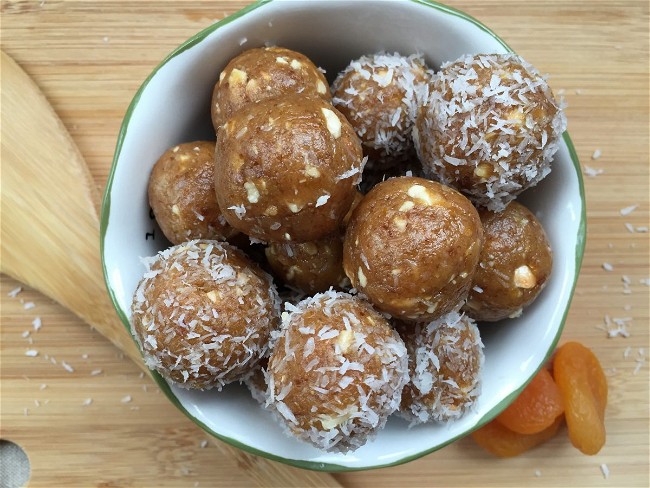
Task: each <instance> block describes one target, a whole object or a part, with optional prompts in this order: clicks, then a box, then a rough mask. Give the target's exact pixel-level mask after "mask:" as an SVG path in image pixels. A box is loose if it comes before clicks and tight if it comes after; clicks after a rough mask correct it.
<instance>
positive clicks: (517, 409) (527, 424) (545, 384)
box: [496, 368, 564, 434]
mask: <svg viewBox="0 0 650 488" xmlns="http://www.w3.org/2000/svg"><path fill="white" fill-rule="evenodd" d="M562 412H564V401H563V400H562V395H561V394H560V390H559V389H558V387H557V385H556V384H555V381H553V377H552V376H551V373H549V372H548V370H547V369H546V368H542V369H541V370H540V371H539V373H537V374H536V375H535V377H534V378H533V379H532V381H531V382H530V383H529V384H528V385H527V386H526V388H524V390H523V391H522V392H521V393H520V394H519V396H518V397H517V399H516V400H515V401H514V402H512V404H510V406H509V407H508V408H506V409H505V410H504V411H503V412H502V413H501V415H499V416H498V417H497V418H496V420H497V422H499V423H500V424H501V425H503V426H504V427H507V428H508V429H510V430H512V431H514V432H517V433H519V434H537V433H538V432H541V431H543V430H544V429H546V428H547V427H549V426H551V425H552V424H553V422H555V419H556V418H558V416H560V415H562Z"/></svg>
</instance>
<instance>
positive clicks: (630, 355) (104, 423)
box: [0, 0, 650, 487]
mask: <svg viewBox="0 0 650 488" xmlns="http://www.w3.org/2000/svg"><path fill="white" fill-rule="evenodd" d="M246 3H247V2H235V1H173V2H172V1H169V2H163V1H157V2H137V3H136V2H118V1H103V2H99V1H97V2H96V1H74V2H72V1H71V2H62V1H56V0H40V1H39V0H33V1H6V0H3V1H2V4H1V5H2V49H3V50H5V51H6V52H8V53H9V54H10V55H11V56H12V57H13V58H14V59H15V60H16V61H17V62H18V63H20V64H21V66H22V67H23V68H24V69H25V70H26V71H27V72H28V73H29V74H30V75H31V76H32V77H33V78H34V79H35V81H36V82H37V84H38V85H39V86H40V87H41V89H42V90H43V91H44V93H45V95H46V96H47V98H48V99H49V100H50V102H51V103H52V105H53V106H54V109H55V110H56V111H57V113H58V114H59V116H60V117H61V119H62V120H63V122H64V124H65V125H66V127H67V129H68V130H69V131H70V132H71V134H72V137H73V139H74V140H75V142H76V143H77V145H78V146H79V148H80V150H81V153H82V154H83V156H84V157H85V159H86V161H87V162H88V164H89V166H90V171H91V174H92V176H93V178H94V180H95V182H96V184H97V187H98V189H99V190H100V191H101V189H103V186H104V184H105V182H106V178H107V175H108V170H109V167H110V161H111V159H112V153H113V149H114V146H115V139H116V135H117V132H118V130H119V125H120V122H121V118H122V116H123V113H124V111H125V110H126V107H127V105H128V103H129V102H130V100H131V97H132V96H133V94H134V93H135V91H136V89H137V87H138V86H139V84H140V83H141V81H142V80H143V79H144V78H145V77H146V75H147V74H148V73H149V72H150V71H151V69H152V68H153V67H154V66H155V65H156V64H157V63H158V61H159V60H160V59H161V58H162V57H163V56H164V55H165V54H166V53H168V52H169V51H170V50H172V49H173V48H174V47H175V46H176V45H178V44H179V43H180V42H182V41H183V40H184V39H186V38H187V37H189V36H190V35H192V34H193V33H195V32H196V31H198V30H200V29H202V28H203V27H206V26H208V25H209V24H211V23H212V22H214V21H216V20H219V19H221V18H222V17H224V15H227V14H230V13H232V12H233V11H235V10H237V9H239V8H241V7H243V6H244V5H245V4H246ZM448 3H450V4H451V5H452V6H454V7H456V8H459V9H461V10H465V11H466V12H468V13H470V14H471V15H473V16H475V17H477V18H478V19H480V20H481V21H483V22H484V23H486V24H487V25H488V26H490V27H491V28H493V29H494V30H495V31H496V32H497V33H499V34H500V35H501V36H502V37H503V38H504V39H505V40H506V41H507V42H508V43H509V44H510V45H511V46H512V47H513V48H514V49H515V50H516V51H517V52H519V53H520V54H522V55H523V56H524V57H526V58H527V59H528V60H529V61H530V62H532V63H533V64H534V65H536V66H537V67H538V68H539V69H540V70H541V71H543V72H548V73H550V74H551V75H552V77H551V80H550V81H551V85H552V86H553V88H554V90H555V91H556V93H558V92H560V90H563V93H564V97H565V98H566V100H567V101H568V103H569V109H568V118H569V130H570V133H571V136H572V138H573V141H574V143H575V145H576V148H577V151H578V155H579V157H580V159H581V161H582V163H583V166H585V167H587V166H588V167H590V168H592V170H594V171H591V170H590V172H592V173H594V172H597V171H595V170H600V169H602V170H604V172H603V173H602V174H598V175H597V176H591V177H590V176H587V177H585V186H586V191H587V199H588V219H589V222H588V243H587V251H586V255H585V261H584V265H583V269H582V274H581V278H580V280H579V283H578V288H577V292H576V296H575V298H574V301H573V306H572V309H571V312H570V314H569V317H568V320H567V326H566V330H565V334H564V338H565V339H577V340H580V341H582V342H583V343H585V344H587V345H588V346H590V347H592V348H593V349H594V351H595V352H596V354H597V355H598V356H599V358H600V359H601V361H602V363H603V366H604V367H605V369H606V371H607V374H608V377H609V381H610V392H611V394H610V404H609V406H608V410H607V427H608V442H607V445H606V446H605V448H604V449H603V451H602V452H601V453H600V454H598V455H597V456H594V457H587V456H583V455H582V454H580V453H579V452H578V451H576V450H575V449H573V448H572V447H571V445H570V443H569V442H568V440H567V439H566V435H565V433H561V434H560V435H559V436H558V437H557V438H556V439H554V440H553V441H551V442H550V443H549V444H547V445H545V446H542V447H541V448H539V449H536V450H534V451H532V452H530V453H528V454H526V455H524V456H521V457H519V458H516V459H511V460H497V459H494V458H492V457H490V456H489V455H487V454H485V453H483V452H482V451H481V450H480V449H479V448H477V447H476V446H474V444H473V443H472V442H471V440H469V439H464V440H461V441H459V442H457V443H455V444H453V445H451V446H449V447H447V448H445V449H443V450H441V451H439V452H437V453H434V454H431V455H429V456H426V457H424V458H422V459H420V460H417V461H414V462H412V463H409V464H407V465H404V466H398V467H394V468H388V469H383V470H378V471H370V472H361V473H349V474H339V475H335V478H336V479H337V480H338V481H339V482H340V483H341V484H343V485H344V486H350V487H357V486H358V487H361V486H377V487H388V486H432V485H435V486H438V485H439V486H521V485H523V484H528V483H530V484H534V485H539V486H600V485H613V486H648V484H649V480H648V454H649V453H648V431H649V420H648V361H647V355H648V351H649V350H650V347H649V346H650V344H649V336H648V329H649V327H648V325H649V318H648V308H649V307H648V302H649V295H648V291H649V290H650V288H648V286H647V284H644V283H642V282H641V280H647V279H648V278H649V276H650V270H649V269H648V254H649V249H648V233H646V232H637V231H636V228H638V227H644V226H648V210H649V209H648V203H649V202H648V169H649V161H648V127H649V120H648V115H649V109H648V5H647V2H645V1H627V2H614V1H589V0H581V1H577V0H575V1H556V2H551V1H547V2H544V1H541V2H524V1H498V2H497V1H481V2H471V1H451V2H448ZM6 117H11V114H9V113H5V110H4V109H3V111H2V118H3V120H5V118H6ZM28 143H30V144H34V143H36V144H37V143H38V141H26V144H28ZM597 150H598V152H600V153H601V154H602V155H601V156H600V157H599V158H597V159H592V155H593V154H594V152H596V151H597ZM25 184H28V182H25ZM633 205H638V207H637V208H636V209H635V210H634V211H632V212H631V213H630V214H628V215H625V216H623V215H621V214H620V210H621V209H623V208H626V207H629V206H633ZM627 224H629V225H630V226H631V227H632V230H635V232H630V231H629V230H628V227H627ZM35 238H38V235H37V234H35ZM604 263H609V264H611V266H612V267H613V269H612V271H607V270H605V269H604V268H603V264H604ZM626 281H629V283H626ZM646 283H647V282H646ZM17 286H19V283H16V282H15V281H13V280H11V279H9V278H7V277H4V276H3V277H2V279H1V287H0V291H1V295H0V297H1V298H0V305H1V306H2V310H1V314H2V329H1V334H2V335H1V339H2V342H1V347H2V355H1V366H2V368H1V369H2V371H1V375H2V376H1V377H2V391H1V394H2V399H1V401H2V409H1V410H2V411H1V429H2V430H1V433H0V437H2V439H8V440H12V441H14V442H16V443H18V444H19V445H21V446H22V447H24V448H25V450H26V452H27V454H28V455H29V458H30V462H31V466H32V478H31V481H30V486H34V487H38V486H46V487H51V486H103V487H111V486H216V487H237V486H251V485H253V484H254V483H255V481H256V480H255V479H252V478H251V476H250V470H247V466H246V464H248V463H255V462H256V461H255V458H254V457H252V456H251V457H248V458H245V460H246V461H245V462H244V461H242V462H241V463H240V465H239V466H237V465H234V464H233V463H232V462H230V460H229V459H230V458H228V457H227V456H226V455H225V453H224V451H223V448H222V446H221V444H220V443H218V442H215V441H213V440H211V439H208V437H207V436H205V435H204V434H203V432H202V431H201V430H199V429H198V428H197V427H196V426H195V425H194V424H193V423H191V422H190V421H189V420H187V419H186V418H185V417H184V416H182V415H181V414H180V413H179V412H178V411H177V410H176V409H175V408H174V407H173V406H172V405H171V404H169V402H168V401H167V400H166V399H165V397H164V396H163V395H162V394H160V393H158V392H157V389H156V387H155V385H153V383H151V382H150V381H149V380H148V379H147V378H144V377H142V376H141V373H140V371H139V369H138V368H137V367H136V366H135V365H134V364H132V363H131V362H129V361H128V360H126V359H125V358H123V357H122V356H121V354H120V353H119V352H118V351H117V350H116V349H115V348H114V347H113V346H112V345H111V344H110V343H109V342H108V341H106V340H105V339H103V338H102V337H101V336H100V335H99V334H97V333H96V332H94V331H92V330H90V329H89V328H88V327H87V326H85V324H83V323H82V322H81V321H80V320H78V319H76V318H75V317H74V316H72V315H71V314H70V313H68V312H67V311H65V310H64V309H62V308H61V307H60V306H58V305H56V304H54V303H52V302H51V301H50V300H49V299H47V298H45V297H43V296H42V295H40V294H38V293H36V292H34V291H31V290H28V289H26V290H24V291H22V292H21V293H20V294H18V295H17V296H16V298H11V297H9V296H8V295H7V294H8V293H9V291H11V290H12V289H14V288H15V287H17ZM30 302H32V303H34V304H35V307H34V308H29V306H28V309H25V305H27V304H28V303H30ZM606 316H609V317H610V318H624V319H627V318H629V319H630V320H629V321H627V322H626V323H627V330H628V331H629V337H627V338H624V337H614V338H608V337H607V333H606V331H604V330H603V327H604V320H605V317H606ZM36 317H39V318H40V319H41V322H42V327H41V328H40V330H38V331H35V330H34V327H33V325H32V321H33V320H34V319H35V318H36ZM27 331H29V335H26V332H27ZM28 349H34V350H37V351H38V353H39V354H38V356H36V357H27V356H25V352H26V351H27V350H28ZM64 364H65V365H68V369H66V368H65V367H64ZM69 370H72V371H69ZM89 402H90V403H89ZM87 403H89V404H87ZM204 440H205V441H208V442H206V443H204V442H203V441H204ZM203 446H204V447H203ZM602 464H605V465H606V466H607V467H608V469H609V479H608V480H606V479H604V476H603V474H602V472H601V465H602ZM289 472H291V470H289ZM288 483H289V481H287V484H288Z"/></svg>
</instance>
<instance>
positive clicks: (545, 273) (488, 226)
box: [464, 202, 553, 322]
mask: <svg viewBox="0 0 650 488" xmlns="http://www.w3.org/2000/svg"><path fill="white" fill-rule="evenodd" d="M479 215H480V217H481V222H482V223H483V229H484V231H485V243H484V244H483V248H482V249H481V257H480V260H479V266H478V268H477V270H476V274H475V275H474V280H473V281H472V289H471V290H470V293H469V298H468V299H467V303H466V304H465V308H464V310H465V312H466V313H467V315H469V316H470V317H472V318H474V319H475V320H478V321H489V322H493V321H497V320H501V319H505V318H508V317H510V318H513V317H518V316H519V315H521V312H522V310H523V309H524V308H525V307H527V306H528V305H530V304H531V303H532V302H533V301H534V300H535V299H536V298H537V297H538V296H539V294H540V292H541V291H542V290H543V289H544V287H545V286H546V284H547V283H548V279H549V277H550V274H551V269H552V267H553V253H552V251H551V246H550V244H549V242H548V238H547V237H546V233H545V232H544V228H543V227H542V225H541V224H540V222H539V221H538V220H537V218H536V217H535V215H533V213H532V212H531V211H530V210H528V209H527V208H526V207H524V206H523V205H521V204H520V203H518V202H511V203H510V204H509V205H508V206H507V207H506V209H505V210H504V211H503V212H501V213H494V212H490V211H487V210H484V211H480V212H479Z"/></svg>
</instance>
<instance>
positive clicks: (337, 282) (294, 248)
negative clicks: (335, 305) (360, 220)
mask: <svg viewBox="0 0 650 488" xmlns="http://www.w3.org/2000/svg"><path fill="white" fill-rule="evenodd" d="M265 252H266V259H267V261H268V262H269V264H270V265H271V268H272V269H273V273H274V274H275V275H276V276H278V277H280V278H281V279H282V280H283V281H284V283H285V284H287V285H291V286H292V287H295V288H298V289H299V290H302V291H304V292H305V293H306V294H308V295H313V294H314V293H318V292H323V291H325V290H327V289H329V288H330V287H334V288H344V287H345V286H347V285H349V283H350V282H349V280H348V278H347V276H345V273H344V272H343V237H342V236H340V235H339V234H333V235H331V236H329V237H326V238H324V239H321V240H318V241H312V242H271V243H270V244H269V246H268V247H267V248H266V249H265Z"/></svg>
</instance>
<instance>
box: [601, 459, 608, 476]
mask: <svg viewBox="0 0 650 488" xmlns="http://www.w3.org/2000/svg"><path fill="white" fill-rule="evenodd" d="M600 471H601V472H602V473H603V478H605V479H606V480H608V479H609V467H608V466H607V465H606V464H605V463H603V464H601V465H600Z"/></svg>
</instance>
